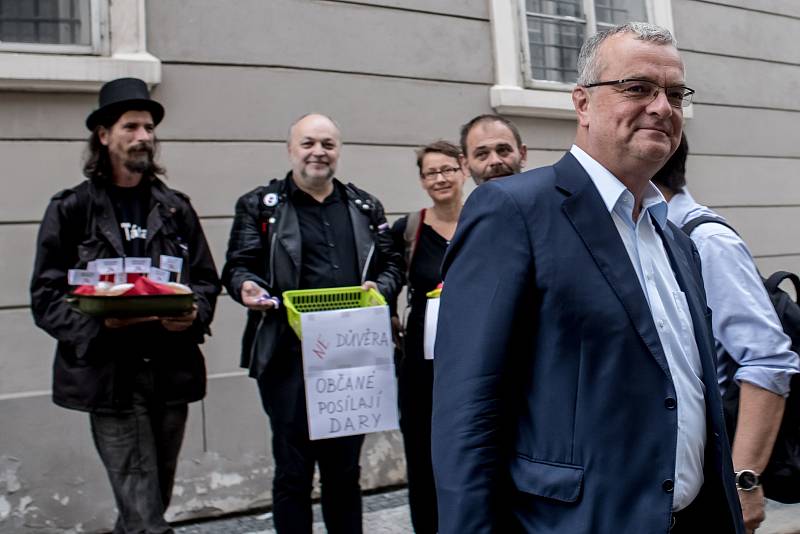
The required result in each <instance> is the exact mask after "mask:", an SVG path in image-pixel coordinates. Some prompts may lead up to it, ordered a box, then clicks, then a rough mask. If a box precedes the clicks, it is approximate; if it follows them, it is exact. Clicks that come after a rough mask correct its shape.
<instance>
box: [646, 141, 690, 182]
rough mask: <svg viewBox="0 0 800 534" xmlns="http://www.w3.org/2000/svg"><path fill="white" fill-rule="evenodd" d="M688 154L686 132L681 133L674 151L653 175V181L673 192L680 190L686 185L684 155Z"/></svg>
mask: <svg viewBox="0 0 800 534" xmlns="http://www.w3.org/2000/svg"><path fill="white" fill-rule="evenodd" d="M688 155H689V142H688V141H687V140H686V134H683V135H682V136H681V142H680V144H678V148H677V149H676V150H675V153H674V154H672V157H670V158H669V159H668V160H667V162H666V163H665V164H664V166H663V167H661V170H659V171H658V172H657V173H656V175H655V176H653V178H652V181H653V183H655V184H658V185H661V186H664V187H666V188H667V189H669V191H670V192H671V193H673V194H678V193H680V192H682V191H683V188H684V187H686V156H688Z"/></svg>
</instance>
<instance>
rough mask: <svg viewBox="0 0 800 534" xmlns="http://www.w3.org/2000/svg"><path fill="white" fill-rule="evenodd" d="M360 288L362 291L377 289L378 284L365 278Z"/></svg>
mask: <svg viewBox="0 0 800 534" xmlns="http://www.w3.org/2000/svg"><path fill="white" fill-rule="evenodd" d="M361 289H363V290H364V291H369V290H370V289H374V290H375V291H378V284H376V283H375V282H373V281H372V280H367V281H366V282H364V283H363V284H362V285H361ZM378 293H380V291H378Z"/></svg>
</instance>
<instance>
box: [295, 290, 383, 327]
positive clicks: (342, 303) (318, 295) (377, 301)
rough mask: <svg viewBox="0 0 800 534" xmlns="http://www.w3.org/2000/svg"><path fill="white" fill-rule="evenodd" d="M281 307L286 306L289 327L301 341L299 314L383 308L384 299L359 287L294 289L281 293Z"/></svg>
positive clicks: (373, 291) (371, 291)
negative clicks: (372, 307) (373, 307)
mask: <svg viewBox="0 0 800 534" xmlns="http://www.w3.org/2000/svg"><path fill="white" fill-rule="evenodd" d="M283 305H284V306H286V316H287V317H288V319H289V326H291V327H292V330H294V332H295V334H297V337H298V338H300V339H303V334H302V328H301V323H302V322H301V320H300V314H301V313H307V312H318V311H330V310H346V309H352V308H368V307H370V306H385V305H386V299H384V298H383V295H381V294H380V293H378V292H377V291H376V290H374V289H370V290H368V291H365V290H363V289H361V287H360V286H352V287H331V288H326V289H296V290H294V291H284V292H283Z"/></svg>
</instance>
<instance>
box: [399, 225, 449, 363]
mask: <svg viewBox="0 0 800 534" xmlns="http://www.w3.org/2000/svg"><path fill="white" fill-rule="evenodd" d="M406 224H408V218H407V217H403V218H401V219H398V220H397V221H396V222H395V223H394V226H393V227H392V234H393V237H394V241H395V246H396V247H397V249H398V250H400V249H401V248H402V249H404V248H405V239H404V236H403V234H404V233H405V230H406ZM420 224H421V225H422V227H421V229H420V233H419V239H418V240H417V247H416V250H415V251H414V257H413V258H412V259H411V269H410V271H409V274H408V287H409V290H410V291H411V302H410V306H411V309H410V311H409V312H408V318H407V321H406V357H407V358H411V359H413V360H422V359H423V358H424V356H423V340H424V336H423V333H424V330H425V307H426V305H427V302H428V297H427V293H428V292H429V291H432V290H434V289H436V286H437V285H439V283H440V282H441V281H442V261H443V260H444V254H445V252H446V251H447V245H448V244H449V241H447V239H445V238H444V237H442V236H441V235H440V234H439V233H437V232H436V230H434V229H433V227H432V226H430V225H428V224H425V223H422V222H420Z"/></svg>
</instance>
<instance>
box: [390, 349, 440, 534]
mask: <svg viewBox="0 0 800 534" xmlns="http://www.w3.org/2000/svg"><path fill="white" fill-rule="evenodd" d="M398 400H399V405H400V430H401V431H402V433H403V445H404V447H405V451H406V469H407V476H408V504H409V508H410V509H411V524H412V525H413V526H414V532H416V533H417V534H435V533H436V531H437V522H438V513H437V506H436V485H435V483H434V479H433V464H432V462H431V414H432V411H433V361H432V360H423V359H412V357H408V358H406V359H405V360H403V361H402V363H401V364H400V373H399V377H398Z"/></svg>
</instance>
